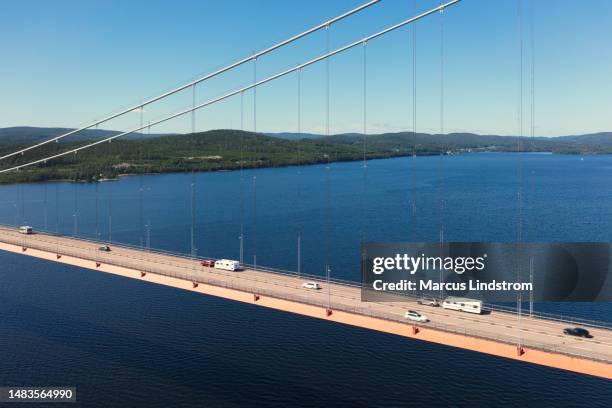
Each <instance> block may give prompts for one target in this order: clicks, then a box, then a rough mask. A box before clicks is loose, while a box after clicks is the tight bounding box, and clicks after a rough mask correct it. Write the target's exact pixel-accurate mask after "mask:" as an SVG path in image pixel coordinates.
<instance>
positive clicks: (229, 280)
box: [0, 0, 612, 379]
mask: <svg viewBox="0 0 612 408" xmlns="http://www.w3.org/2000/svg"><path fill="white" fill-rule="evenodd" d="M381 1H382V0H374V1H369V2H367V3H364V4H362V5H361V6H359V7H357V8H354V9H352V10H350V11H347V12H346V13H344V14H342V15H339V16H337V17H335V18H333V19H330V20H328V21H325V22H323V23H321V24H319V25H317V26H315V27H312V28H310V29H308V30H306V31H304V32H302V33H300V34H297V35H295V36H293V37H291V38H288V39H286V40H284V41H282V42H280V43H278V44H276V45H273V46H272V47H269V48H267V49H265V50H262V51H260V52H256V53H253V54H252V55H250V56H248V57H246V58H243V59H241V60H239V61H237V62H235V63H232V64H230V65H228V66H226V67H223V68H221V69H219V70H216V71H214V72H212V73H210V74H207V75H205V76H203V77H201V78H199V79H197V80H195V81H191V82H189V83H187V84H184V85H182V86H180V87H177V88H175V89H173V90H171V91H169V92H166V93H163V94H161V95H159V96H156V97H154V98H151V99H149V100H146V101H144V102H142V103H139V104H137V105H135V106H131V107H129V108H127V109H124V110H122V111H119V112H117V113H114V114H112V115H109V116H106V117H104V118H103V119H100V120H97V121H94V122H91V123H89V124H87V125H85V126H83V127H81V128H79V129H75V130H71V131H68V132H66V133H64V134H61V135H58V136H55V137H52V138H49V139H47V140H44V141H42V142H39V143H35V144H32V145H31V146H28V147H25V148H21V149H18V150H16V151H14V152H10V153H8V154H5V155H3V156H2V157H0V161H4V160H7V159H12V160H14V159H15V158H19V161H18V162H16V163H14V164H13V165H10V166H7V167H5V168H2V169H0V174H2V173H9V172H16V171H27V169H28V168H32V167H44V166H47V165H48V164H49V163H51V162H53V160H56V159H58V158H60V157H64V156H68V155H74V154H77V153H78V152H80V151H82V150H86V149H94V148H95V147H96V146H99V145H101V144H102V143H110V142H112V141H113V140H114V139H117V138H121V137H125V136H127V135H130V134H133V133H137V132H143V131H145V130H148V129H150V128H151V127H152V126H156V125H159V124H161V123H164V122H167V121H170V120H172V119H175V118H178V117H181V116H186V115H189V114H191V115H192V121H191V126H192V132H193V133H195V112H196V111H198V110H200V109H205V108H206V107H209V106H211V105H214V104H216V103H218V102H221V101H223V100H226V99H229V98H232V97H240V101H241V112H242V109H243V108H242V106H243V103H242V102H243V99H244V95H245V92H247V91H252V94H253V102H254V103H253V111H254V115H253V116H254V124H253V128H254V131H255V132H256V131H257V125H256V106H257V105H256V100H257V94H256V90H257V88H258V87H261V86H263V85H265V84H267V83H269V82H272V81H275V80H277V79H279V78H282V77H285V76H287V75H290V74H292V73H294V74H296V75H297V78H298V85H299V78H300V74H301V72H302V70H304V69H306V68H308V67H309V66H311V65H315V64H318V63H324V64H325V65H326V69H325V76H326V77H325V82H326V124H325V129H326V132H325V133H326V134H327V135H329V132H330V130H329V129H330V126H329V124H330V117H329V116H330V115H329V86H330V85H329V61H330V59H331V58H332V57H334V56H336V55H338V54H341V53H344V52H346V51H348V50H350V49H353V48H356V47H362V50H363V95H364V97H363V134H364V139H363V169H364V170H363V171H364V173H363V174H364V176H363V189H364V191H363V194H364V204H363V205H364V209H365V206H366V205H367V201H366V200H365V196H366V194H367V154H366V152H367V137H366V136H365V135H367V104H366V89H367V81H366V78H367V77H366V57H367V44H368V42H371V41H374V40H376V39H377V38H379V37H382V36H385V35H387V34H388V33H390V32H393V31H396V30H399V29H402V28H403V27H406V26H410V25H411V24H413V23H415V22H417V21H419V20H421V19H425V18H431V16H433V15H435V14H439V15H440V19H442V15H443V14H444V12H445V10H447V9H448V8H450V7H451V6H456V5H457V4H459V2H460V0H453V1H449V2H447V3H443V4H440V5H439V6H437V7H434V8H432V9H430V10H427V11H425V12H423V13H420V14H417V15H414V16H412V17H410V18H407V19H405V20H403V21H400V22H399V23H397V24H395V25H392V26H389V27H387V28H385V29H383V30H380V31H377V32H375V33H373V34H371V35H368V36H366V37H363V38H361V39H359V40H356V41H354V42H351V43H348V44H346V45H344V46H341V47H339V48H337V49H335V50H331V49H330V47H329V28H330V26H331V25H333V24H335V23H336V22H338V21H340V20H343V19H347V18H350V17H351V16H353V15H355V14H357V13H361V12H363V11H365V10H366V9H368V8H370V7H373V6H376V5H378V4H379V3H380V2H381ZM441 21H442V20H441ZM440 29H441V30H443V25H442V23H441V25H440ZM321 30H324V31H325V33H326V46H327V48H326V51H325V53H324V54H322V55H320V56H318V57H315V58H312V59H310V60H308V61H306V62H303V63H300V64H298V65H296V66H295V67H292V68H289V69H286V70H284V71H281V72H278V73H276V74H274V75H271V76H268V77H266V78H263V79H262V78H258V77H257V65H256V64H257V59H258V58H262V57H264V56H265V55H266V54H269V53H272V52H274V51H275V50H277V49H279V48H282V47H285V46H286V45H288V44H291V43H293V42H296V41H298V40H300V39H302V38H304V37H306V36H309V35H311V34H312V33H314V32H318V31H321ZM441 32H442V31H441ZM412 38H413V41H414V36H413V37H412ZM442 38H443V37H442ZM521 41H522V39H521ZM413 46H414V42H413ZM440 51H441V55H440V61H441V66H443V65H442V64H443V60H444V48H443V46H441V47H440ZM521 55H522V49H521ZM247 63H252V64H253V68H254V69H253V81H252V83H251V84H249V85H246V86H243V87H241V88H239V89H236V90H232V91H229V92H227V93H225V94H223V95H221V96H219V97H216V98H213V99H210V100H208V101H205V102H203V103H199V104H196V98H195V92H196V87H197V85H198V84H200V83H202V82H205V81H207V80H209V79H211V78H214V77H217V76H219V75H221V74H223V73H225V72H227V71H230V70H233V69H235V68H237V67H239V66H242V65H244V64H247ZM521 63H522V60H521ZM413 72H414V71H413ZM521 72H522V67H521ZM441 73H442V75H441V83H443V69H441ZM521 75H522V74H521ZM521 81H522V77H521ZM532 83H533V82H532ZM521 89H522V87H521ZM183 91H187V92H189V91H191V92H192V94H193V99H192V101H193V102H192V105H191V106H190V107H188V108H185V109H183V110H181V111H179V112H176V113H173V114H171V115H168V116H166V117H163V118H161V119H158V120H156V121H153V122H150V123H147V124H144V123H143V120H142V116H141V121H140V124H139V126H136V127H135V128H133V129H131V130H129V131H125V132H121V133H119V134H114V135H112V136H108V137H104V138H101V139H100V140H95V141H92V142H88V143H84V144H82V145H80V146H78V147H75V148H71V149H68V150H65V151H63V152H60V153H56V154H53V155H49V156H46V157H35V158H34V157H32V158H30V155H31V154H33V153H35V151H36V149H38V148H40V147H42V146H44V145H47V144H49V143H55V142H59V141H60V140H62V139H64V138H68V137H70V136H73V135H75V134H77V133H79V132H82V131H84V130H87V129H91V128H94V127H97V126H99V125H100V124H103V123H105V122H108V121H110V120H112V119H115V118H118V117H121V116H123V115H126V114H128V113H130V112H134V111H140V112H142V111H143V110H144V107H145V106H148V105H151V104H154V103H156V102H158V101H161V100H163V99H165V98H168V97H170V96H172V95H174V94H177V93H180V92H183ZM298 95H299V86H298ZM414 97H415V98H416V96H414ZM443 100H444V95H443V87H441V109H440V111H441V126H440V127H441V131H442V132H441V133H443V130H444V105H443ZM521 101H522V99H521ZM521 103H522V102H521ZM298 106H299V96H298ZM298 109H299V108H298ZM521 112H522V106H521ZM413 113H414V115H413V116H416V113H415V112H413ZM413 120H414V118H413ZM520 121H521V132H522V117H520ZM241 127H243V124H242V118H241ZM414 127H415V131H416V123H414ZM298 129H300V124H299V114H298ZM532 132H533V126H532ZM521 134H522V133H521ZM518 143H519V144H520V140H519V141H518ZM298 155H299V152H298ZM328 177H329V172H326V178H328ZM242 184H243V180H242V177H241V186H240V188H241V211H240V218H241V220H240V222H241V231H240V237H239V243H240V263H241V265H242V267H243V268H242V270H241V271H236V272H230V271H224V270H221V269H218V268H215V267H214V266H213V265H212V264H211V263H210V262H206V261H208V260H207V259H204V258H201V257H199V256H198V249H197V248H196V244H195V243H196V235H197V232H198V231H197V230H196V221H195V219H196V211H197V208H198V206H197V203H196V201H195V191H196V189H197V178H196V177H195V172H193V171H192V177H191V184H190V191H191V203H190V209H191V214H190V216H191V231H190V233H191V253H190V254H188V255H187V254H180V253H171V252H164V251H161V250H156V249H153V248H151V247H150V246H149V244H148V241H149V240H148V239H146V238H145V237H144V235H145V234H144V232H143V231H144V221H143V220H142V219H143V216H142V211H143V210H142V201H143V199H144V198H143V195H142V183H141V184H140V218H141V221H140V225H141V227H142V230H141V233H142V235H143V237H142V238H141V245H140V246H129V245H125V244H119V243H116V242H113V243H112V250H111V251H106V250H104V249H103V248H104V246H105V245H108V244H110V241H111V228H112V227H111V225H112V224H111V222H110V220H109V239H108V240H105V241H102V240H92V239H87V238H83V237H78V236H70V237H68V236H62V235H60V234H58V233H53V232H50V231H39V230H36V231H34V233H32V234H23V233H21V232H20V231H19V230H18V229H17V228H15V226H0V250H3V251H8V252H12V253H16V254H22V255H26V256H31V257H36V258H40V259H44V260H46V261H49V262H56V263H60V264H66V265H73V266H77V267H80V268H85V269H90V270H95V271H99V272H103V273H108V274H114V275H118V276H122V277H127V278H131V279H137V280H141V281H144V282H149V283H155V284H160V285H166V286H170V287H174V288H179V289H183V290H189V291H193V292H196V293H201V294H205V295H211V296H218V297H222V298H226V299H230V300H234V301H238V302H244V303H249V304H254V305H258V306H262V307H267V308H272V309H277V310H282V311H286V312H291V313H296V314H301V315H304V316H309V317H313V318H318V319H324V320H328V321H330V322H337V323H342V324H348V325H352V326H357V327H361V328H366V329H371V330H376V331H380V332H384V333H390V334H394V335H399V336H404V337H407V338H411V339H417V340H423V341H429V342H433V343H438V344H443V345H446V346H451V347H457V348H462V349H467V350H471V351H475V352H481V353H487V354H490V355H495V356H500V357H504V358H509V359H513V360H517V361H523V362H528V363H533V364H539V365H544V366H549V367H554V368H559V369H563V370H568V371H574V372H577V373H583V374H588V375H593V376H598V377H603V378H608V379H612V327H611V325H610V324H609V323H601V322H595V321H584V320H579V319H568V318H566V317H560V316H555V315H552V314H542V313H537V312H535V311H530V313H528V314H524V313H522V312H521V307H520V305H521V299H518V300H517V308H516V309H511V308H501V307H496V306H494V305H487V306H486V309H487V313H486V314H483V315H470V316H468V315H466V314H461V313H458V312H454V311H448V310H445V309H442V308H440V309H434V308H431V307H428V306H423V305H420V304H418V303H417V301H416V299H404V300H403V301H401V302H399V301H398V302H385V303H379V302H363V301H362V300H361V292H360V290H361V286H360V284H359V283H357V282H351V281H345V280H340V279H334V278H333V277H332V276H331V259H330V255H329V242H328V240H329V234H328V233H326V232H325V231H323V232H324V236H325V239H324V241H325V242H324V245H325V251H324V252H325V273H324V274H323V275H317V276H314V275H308V274H306V273H304V272H303V271H301V266H300V265H301V262H300V259H299V257H300V251H299V248H300V240H301V236H300V229H299V228H298V229H297V233H296V240H297V245H298V262H297V270H296V271H284V270H278V269H274V268H267V267H265V266H261V265H258V264H257V255H256V253H257V252H256V248H257V246H256V236H257V235H256V234H257V232H256V227H255V228H254V229H253V240H254V243H253V247H254V251H253V259H252V263H247V262H245V259H244V248H243V245H244V241H245V234H244V214H243V213H244V208H243V207H244V203H243V202H242V188H243V186H242ZM253 185H254V187H255V186H256V178H255V177H253ZM325 185H326V188H325V190H326V191H325V194H326V197H327V198H326V200H327V205H328V207H329V206H330V205H331V200H330V198H329V197H330V192H329V182H328V181H326V183H325ZM441 188H442V187H441ZM254 191H255V190H254ZM518 195H519V200H520V195H521V192H520V191H519V194H518ZM75 200H76V198H75ZM252 204H253V211H254V212H256V208H257V207H256V206H257V201H256V197H254V198H253V203H252ZM440 206H441V209H440V214H441V215H440V220H439V223H440V241H441V242H443V240H444V230H445V226H444V219H443V209H444V201H443V200H441V204H440ZM364 213H365V210H364ZM326 217H329V211H327V213H326ZM76 222H77V221H76V218H75V223H76ZM326 225H329V220H327V222H326ZM517 225H518V232H517V235H518V236H517V240H518V241H520V240H521V239H522V238H521V220H519V222H518V223H517ZM77 230H78V229H77V227H76V224H75V231H77ZM75 235H76V234H75ZM365 240H366V234H365V228H363V227H362V241H363V242H365ZM145 242H147V244H146V245H145ZM304 282H317V283H318V284H319V285H320V287H321V290H306V289H304V287H303V285H302V284H303V283H304ZM408 309H411V310H416V311H418V312H422V313H424V314H427V315H428V316H429V317H430V320H431V321H430V322H428V323H417V322H408V321H407V320H406V319H405V317H404V313H405V311H406V310H408ZM575 324H580V325H583V326H588V327H589V330H590V332H591V334H593V338H589V339H587V338H573V337H572V338H570V337H568V336H565V335H563V329H564V328H565V327H567V326H568V325H575Z"/></svg>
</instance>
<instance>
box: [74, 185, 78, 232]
mask: <svg viewBox="0 0 612 408" xmlns="http://www.w3.org/2000/svg"><path fill="white" fill-rule="evenodd" d="M73 185H74V214H73V217H74V231H73V235H74V236H75V237H77V236H78V235H79V189H78V187H77V182H76V181H75V182H74V183H73Z"/></svg>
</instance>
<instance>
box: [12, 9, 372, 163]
mask: <svg viewBox="0 0 612 408" xmlns="http://www.w3.org/2000/svg"><path fill="white" fill-rule="evenodd" d="M380 1H381V0H371V1H369V2H367V3H364V4H362V5H361V6H359V7H356V8H354V9H352V10H350V11H347V12H346V13H343V14H341V15H339V16H337V17H334V18H332V19H331V20H328V21H326V22H324V23H321V24H319V25H317V26H315V27H312V28H310V29H308V30H306V31H304V32H302V33H300V34H297V35H295V36H293V37H290V38H288V39H286V40H284V41H281V42H279V43H277V44H275V45H273V46H271V47H268V48H266V49H264V50H262V51H259V52H254V53H253V54H252V55H250V56H248V57H246V58H243V59H241V60H239V61H236V62H234V63H233V64H230V65H227V66H225V67H223V68H220V69H218V70H216V71H214V72H211V73H209V74H207V75H205V76H203V77H201V78H199V79H196V80H195V81H192V82H190V83H188V84H184V85H181V86H179V87H178V88H175V89H173V90H171V91H168V92H165V93H163V94H161V95H159V96H156V97H154V98H151V99H148V100H146V101H145V102H143V103H141V104H138V105H135V106H131V107H129V108H127V109H124V110H122V111H120V112H118V113H114V114H112V115H109V116H107V117H105V118H103V119H100V120H97V121H95V122H92V123H90V124H88V125H85V126H83V127H81V128H78V129H74V130H71V131H69V132H66V133H64V134H61V135H59V136H55V137H53V138H51V139H48V140H45V141H42V142H40V143H37V144H35V145H32V146H29V147H26V148H24V149H21V150H18V151H16V152H13V153H10V154H7V155H4V156H2V157H0V160H4V159H7V158H9V157H13V156H16V155H18V154H22V153H25V152H27V151H29V150H32V149H36V148H38V147H41V146H44V145H46V144H48V143H51V142H56V141H58V140H60V139H63V138H65V137H68V136H71V135H74V134H76V133H78V132H81V131H83V130H87V129H90V128H92V127H94V126H98V125H100V124H102V123H104V122H108V121H109V120H112V119H115V118H118V117H120V116H123V115H125V114H127V113H129V112H132V111H134V110H136V109H138V108H140V107H142V106H147V105H150V104H152V103H154V102H157V101H159V100H160V99H164V98H167V97H168V96H171V95H174V94H175V93H178V92H180V91H183V90H185V89H188V88H190V87H192V86H195V85H197V84H199V83H200V82H203V81H207V80H209V79H211V78H213V77H216V76H217V75H220V74H222V73H224V72H227V71H230V70H232V69H234V68H237V67H239V66H241V65H243V64H245V63H247V62H249V61H251V60H252V59H255V58H258V57H261V56H263V55H265V54H268V53H270V52H272V51H274V50H277V49H279V48H281V47H284V46H285V45H288V44H291V43H293V42H295V41H297V40H299V39H301V38H303V37H306V36H308V35H310V34H312V33H314V32H316V31H319V30H321V29H323V28H325V27H327V26H329V25H331V24H334V23H336V22H338V21H340V20H343V19H345V18H347V17H350V16H352V15H353V14H356V13H358V12H360V11H362V10H365V9H366V8H368V7H370V6H373V5H375V4H376V3H379V2H380Z"/></svg>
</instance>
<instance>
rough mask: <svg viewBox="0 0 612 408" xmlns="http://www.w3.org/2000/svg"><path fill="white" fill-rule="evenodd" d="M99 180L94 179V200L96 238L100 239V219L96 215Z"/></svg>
mask: <svg viewBox="0 0 612 408" xmlns="http://www.w3.org/2000/svg"><path fill="white" fill-rule="evenodd" d="M99 184H100V182H99V181H96V191H95V195H96V197H95V200H96V240H98V239H100V221H99V215H98V192H99V191H98V190H99Z"/></svg>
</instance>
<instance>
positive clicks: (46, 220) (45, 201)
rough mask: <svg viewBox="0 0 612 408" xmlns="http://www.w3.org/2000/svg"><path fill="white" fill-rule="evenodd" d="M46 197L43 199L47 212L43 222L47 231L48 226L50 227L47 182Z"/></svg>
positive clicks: (45, 187) (45, 186)
mask: <svg viewBox="0 0 612 408" xmlns="http://www.w3.org/2000/svg"><path fill="white" fill-rule="evenodd" d="M43 194H44V198H43V201H44V203H45V213H44V216H43V217H44V220H43V224H44V230H45V231H47V227H48V218H49V208H48V203H47V183H45V185H44V192H43Z"/></svg>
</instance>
